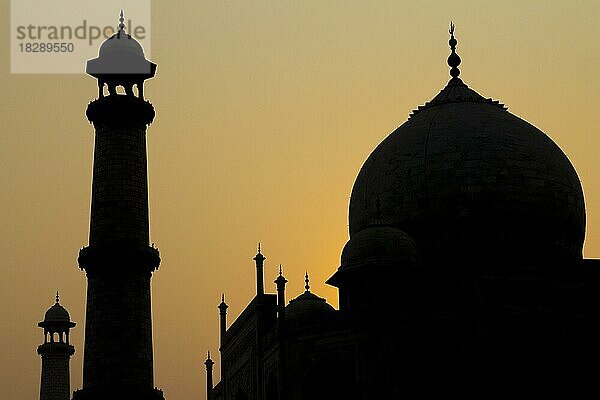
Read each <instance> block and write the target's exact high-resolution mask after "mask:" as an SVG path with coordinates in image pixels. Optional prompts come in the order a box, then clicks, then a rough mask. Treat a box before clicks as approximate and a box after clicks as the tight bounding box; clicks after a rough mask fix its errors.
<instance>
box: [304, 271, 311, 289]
mask: <svg viewBox="0 0 600 400" xmlns="http://www.w3.org/2000/svg"><path fill="white" fill-rule="evenodd" d="M304 282H305V283H306V285H304V289H306V291H307V292H309V291H310V290H309V289H310V285H309V284H308V282H309V279H308V271H306V275H304Z"/></svg>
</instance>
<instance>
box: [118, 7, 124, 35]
mask: <svg viewBox="0 0 600 400" xmlns="http://www.w3.org/2000/svg"><path fill="white" fill-rule="evenodd" d="M124 22H125V18H124V17H123V10H121V13H120V14H119V30H120V31H122V30H125V24H124Z"/></svg>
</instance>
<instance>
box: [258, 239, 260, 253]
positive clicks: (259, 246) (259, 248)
mask: <svg viewBox="0 0 600 400" xmlns="http://www.w3.org/2000/svg"><path fill="white" fill-rule="evenodd" d="M258 253H259V254H260V242H258Z"/></svg>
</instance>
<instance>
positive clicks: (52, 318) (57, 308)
mask: <svg viewBox="0 0 600 400" xmlns="http://www.w3.org/2000/svg"><path fill="white" fill-rule="evenodd" d="M70 321H71V317H70V316H69V312H68V311H67V310H66V309H65V308H64V307H63V306H61V305H60V304H59V303H58V301H57V302H56V303H55V304H54V305H53V306H52V307H50V308H49V309H48V311H46V314H45V315H44V322H70Z"/></svg>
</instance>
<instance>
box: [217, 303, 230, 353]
mask: <svg viewBox="0 0 600 400" xmlns="http://www.w3.org/2000/svg"><path fill="white" fill-rule="evenodd" d="M228 307H229V306H228V305H227V304H226V303H225V295H224V294H222V295H221V304H219V306H218V308H219V320H220V328H221V329H220V331H221V332H220V334H221V347H222V346H223V342H224V339H225V332H227V308H228Z"/></svg>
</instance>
